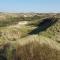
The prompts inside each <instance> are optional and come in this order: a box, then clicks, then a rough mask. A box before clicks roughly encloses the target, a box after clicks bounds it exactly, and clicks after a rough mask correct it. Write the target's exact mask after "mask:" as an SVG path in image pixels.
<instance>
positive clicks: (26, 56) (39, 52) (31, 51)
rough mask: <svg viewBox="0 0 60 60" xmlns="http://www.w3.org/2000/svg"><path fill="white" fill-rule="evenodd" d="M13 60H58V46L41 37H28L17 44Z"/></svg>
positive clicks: (59, 55)
mask: <svg viewBox="0 0 60 60" xmlns="http://www.w3.org/2000/svg"><path fill="white" fill-rule="evenodd" d="M14 60H60V44H58V43H57V42H55V41H51V40H50V39H49V38H46V37H42V36H29V37H26V38H23V39H22V40H20V41H18V42H17V48H16V56H15V59H14Z"/></svg>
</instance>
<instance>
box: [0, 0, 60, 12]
mask: <svg viewBox="0 0 60 60" xmlns="http://www.w3.org/2000/svg"><path fill="white" fill-rule="evenodd" d="M0 12H40V13H41V12H60V0H0Z"/></svg>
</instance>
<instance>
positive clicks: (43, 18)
mask: <svg viewBox="0 0 60 60" xmlns="http://www.w3.org/2000/svg"><path fill="white" fill-rule="evenodd" d="M3 15H4V17H5V18H4V19H3V18H1V19H0V60H60V18H59V17H60V15H59V14H49V13H48V14H43V13H42V14H40V13H33V14H28V15H27V13H26V14H24V13H22V14H19V13H18V14H13V13H12V15H9V14H3ZM3 15H2V16H3ZM24 15H26V17H25V16H24ZM54 20H56V23H55V22H54ZM21 21H28V24H22V25H21V24H19V22H21ZM53 22H54V23H53Z"/></svg>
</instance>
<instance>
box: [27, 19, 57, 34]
mask: <svg viewBox="0 0 60 60" xmlns="http://www.w3.org/2000/svg"><path fill="white" fill-rule="evenodd" d="M56 22H57V19H56V18H46V19H43V20H42V22H40V23H39V24H38V25H37V28H36V29H34V30H32V31H31V32H29V33H28V34H29V35H32V34H38V33H40V32H43V31H45V30H46V29H47V28H49V27H50V26H52V25H53V24H55V23H56Z"/></svg>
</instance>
